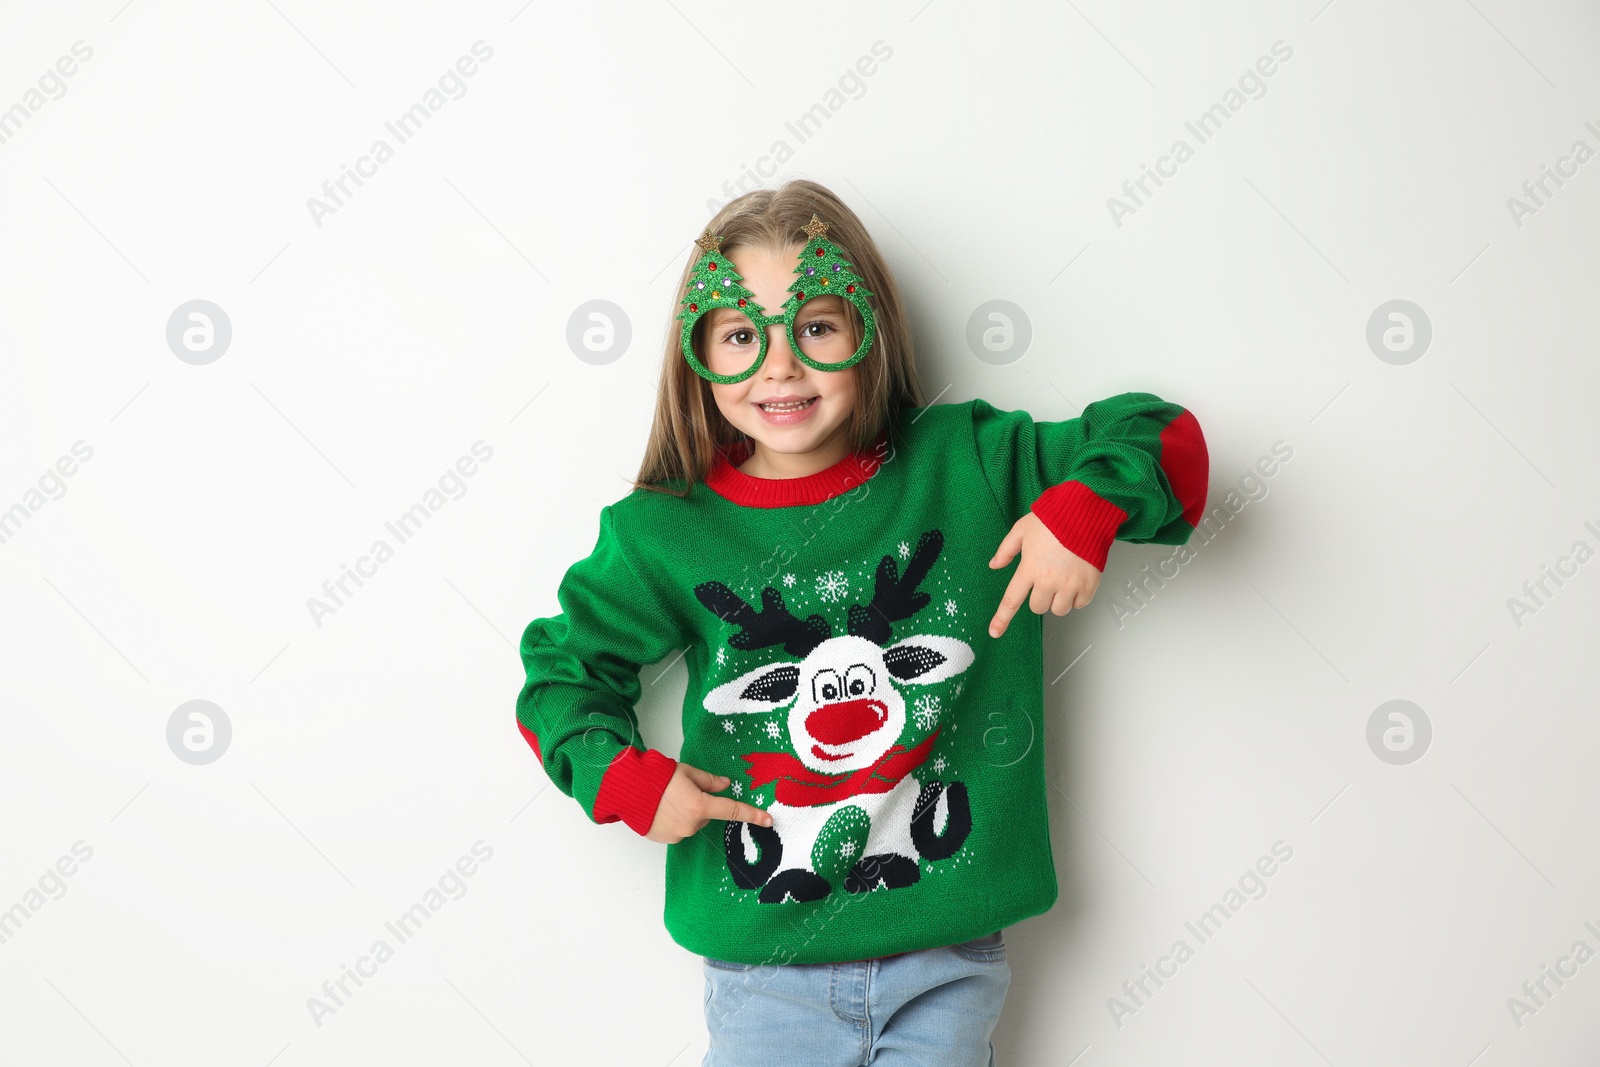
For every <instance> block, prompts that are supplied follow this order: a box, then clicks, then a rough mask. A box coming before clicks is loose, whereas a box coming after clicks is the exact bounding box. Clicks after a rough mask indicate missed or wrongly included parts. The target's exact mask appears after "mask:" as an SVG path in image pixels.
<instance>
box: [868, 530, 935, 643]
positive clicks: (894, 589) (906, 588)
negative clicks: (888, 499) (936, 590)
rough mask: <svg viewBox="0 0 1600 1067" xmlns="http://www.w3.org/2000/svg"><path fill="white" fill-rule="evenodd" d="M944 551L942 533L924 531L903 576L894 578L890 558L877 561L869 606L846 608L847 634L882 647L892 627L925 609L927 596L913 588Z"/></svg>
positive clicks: (892, 562)
mask: <svg viewBox="0 0 1600 1067" xmlns="http://www.w3.org/2000/svg"><path fill="white" fill-rule="evenodd" d="M943 548H944V533H943V532H942V531H940V530H928V531H926V532H924V533H923V535H922V536H921V537H919V538H917V550H916V551H915V552H913V553H911V558H910V559H909V560H907V561H906V573H905V576H904V577H903V578H902V577H897V576H896V571H897V568H896V566H895V562H894V557H893V556H884V557H883V559H881V560H879V561H878V571H877V574H876V575H875V576H874V579H873V581H874V584H873V589H872V602H871V603H870V604H865V605H862V604H851V605H850V633H852V634H855V635H856V636H857V637H865V638H866V639H867V640H869V641H872V642H874V643H875V644H879V645H882V644H886V643H887V642H888V640H889V638H891V637H892V636H894V634H893V630H892V625H891V624H893V623H895V622H898V621H900V620H901V619H909V618H911V616H913V615H915V614H916V613H917V612H919V611H921V610H922V609H923V608H924V607H926V606H927V604H928V600H929V596H928V594H927V593H919V592H917V586H918V585H920V584H922V579H924V578H926V577H927V576H928V570H929V568H931V567H932V566H933V561H934V560H936V559H938V558H939V552H940V550H941V549H943Z"/></svg>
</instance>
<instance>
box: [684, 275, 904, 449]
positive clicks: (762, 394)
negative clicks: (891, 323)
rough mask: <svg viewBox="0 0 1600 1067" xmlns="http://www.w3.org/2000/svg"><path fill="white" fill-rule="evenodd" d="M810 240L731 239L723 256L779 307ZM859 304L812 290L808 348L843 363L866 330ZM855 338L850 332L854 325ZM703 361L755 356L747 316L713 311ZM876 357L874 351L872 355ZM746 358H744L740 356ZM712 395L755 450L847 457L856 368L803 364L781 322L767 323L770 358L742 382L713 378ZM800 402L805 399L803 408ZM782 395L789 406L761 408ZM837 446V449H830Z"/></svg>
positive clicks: (803, 328)
mask: <svg viewBox="0 0 1600 1067" xmlns="http://www.w3.org/2000/svg"><path fill="white" fill-rule="evenodd" d="M804 247H805V246H804V245H803V244H795V245H792V246H790V247H789V248H787V249H784V250H782V251H773V250H771V249H768V248H765V247H760V246H755V245H745V246H730V247H729V248H727V249H724V250H723V253H722V254H723V258H724V259H726V260H727V261H728V262H729V263H730V264H731V265H732V266H733V269H734V270H735V271H736V272H738V274H739V275H740V276H741V277H742V278H743V280H744V285H745V287H746V288H747V289H749V290H750V291H751V292H752V293H754V294H755V297H756V301H757V302H758V303H759V304H761V306H762V308H763V309H764V310H766V311H767V312H768V313H770V314H775V313H777V312H778V310H779V309H780V308H781V307H782V306H783V303H784V301H785V300H787V299H789V292H788V289H789V286H790V285H791V284H792V283H793V282H794V279H795V273H794V272H795V264H796V263H797V262H798V261H799V258H800V252H801V250H802V249H803V248H804ZM859 321H860V319H859V316H858V315H856V314H855V309H854V308H852V307H851V306H850V305H849V304H847V303H846V302H845V301H844V300H843V299H842V298H840V297H837V296H818V297H813V298H811V299H810V300H808V301H806V303H805V304H804V305H803V306H802V307H801V309H800V312H799V314H798V316H797V317H796V318H795V322H794V335H795V338H796V340H798V341H799V342H800V344H801V346H802V350H803V351H804V352H805V353H806V355H807V356H808V357H810V358H811V359H815V360H818V361H819V362H843V361H844V360H845V359H848V358H849V357H850V355H851V354H852V353H854V352H855V350H856V347H857V342H858V340H859V338H860V336H861V334H860V327H859ZM853 323H854V324H856V325H855V327H854V331H855V337H854V338H852V336H851V333H852V324H853ZM702 329H703V330H704V334H703V336H702V339H701V343H702V345H703V348H702V349H701V356H700V358H701V362H703V363H705V364H706V365H707V366H709V367H711V368H712V369H713V370H716V369H718V365H719V361H720V362H721V363H722V364H723V365H724V366H726V365H728V363H729V362H732V363H733V364H736V365H742V366H745V367H748V366H749V365H750V362H751V361H753V360H754V358H755V352H756V348H757V339H756V338H755V337H754V336H753V331H752V330H751V329H750V325H749V320H747V319H743V318H742V317H741V316H739V315H738V313H737V312H734V311H731V310H728V309H716V310H713V311H711V312H708V313H707V314H706V316H705V319H704V320H703V327H702ZM867 358H868V359H871V358H872V356H870V355H869V356H868V357H867ZM740 360H743V362H742V364H739V361H740ZM710 385H711V395H712V396H713V397H714V398H715V399H716V402H717V407H718V409H719V410H721V412H722V414H723V417H724V418H726V419H727V420H728V421H729V422H731V423H732V424H733V425H734V426H735V427H737V428H738V429H739V430H741V431H743V432H744V433H745V434H747V435H749V436H750V437H751V438H752V439H754V440H755V442H756V455H757V456H760V455H761V450H762V448H763V447H765V448H766V449H767V450H769V451H771V452H780V453H785V454H792V455H803V454H806V453H811V452H817V451H819V450H823V451H825V452H826V453H829V455H827V456H825V457H823V458H826V459H828V461H829V462H832V461H834V460H837V459H842V458H843V457H844V455H845V453H847V452H848V450H849V446H848V444H847V443H846V442H847V438H845V436H844V435H845V429H846V422H847V420H848V419H849V417H850V412H851V411H852V410H853V409H854V408H855V402H856V369H855V367H854V366H850V367H846V368H845V369H844V370H838V371H819V370H815V369H813V368H811V367H808V366H806V365H805V364H804V363H801V362H800V361H799V360H798V359H796V358H795V357H794V352H793V351H792V350H791V349H790V347H789V337H788V334H787V332H786V331H785V330H784V328H783V324H782V323H781V322H778V323H773V324H772V325H770V326H768V327H767V358H766V360H765V361H764V362H763V363H762V364H761V368H760V369H759V370H757V371H756V372H755V373H754V374H752V375H751V376H750V377H748V378H746V379H745V380H744V381H742V382H735V383H734V384H732V385H724V384H721V383H718V382H712V383H710ZM794 401H806V402H807V403H806V405H805V406H804V407H802V408H799V409H798V410H796V409H794V408H793V407H792V402H794ZM776 402H784V404H785V405H786V406H788V407H789V410H782V411H780V410H772V409H771V408H770V407H763V405H769V404H771V403H776ZM833 452H838V453H839V455H837V456H833V455H831V453H833Z"/></svg>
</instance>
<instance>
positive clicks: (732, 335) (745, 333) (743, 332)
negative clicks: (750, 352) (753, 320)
mask: <svg viewBox="0 0 1600 1067" xmlns="http://www.w3.org/2000/svg"><path fill="white" fill-rule="evenodd" d="M751 332H752V331H750V330H734V331H733V332H732V333H730V334H729V335H728V338H727V339H728V340H730V341H733V343H734V344H736V345H747V344H750V343H752V342H751V341H749V340H746V341H739V340H735V338H739V337H748V336H749V335H750V333H751Z"/></svg>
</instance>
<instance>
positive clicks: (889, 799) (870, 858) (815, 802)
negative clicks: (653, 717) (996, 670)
mask: <svg viewBox="0 0 1600 1067" xmlns="http://www.w3.org/2000/svg"><path fill="white" fill-rule="evenodd" d="M943 547H944V534H943V533H942V532H940V531H939V530H928V531H927V532H925V533H923V534H922V536H921V537H920V538H918V540H917V547H916V551H915V552H914V553H912V555H911V557H910V559H908V560H907V562H906V569H905V574H904V576H900V575H899V574H898V573H897V570H898V569H897V567H896V564H895V560H894V557H892V556H884V557H883V558H882V560H880V561H879V563H878V568H877V572H876V574H875V576H874V589H873V595H872V600H871V602H870V603H868V604H859V603H857V604H852V605H851V606H850V608H849V612H848V623H849V625H848V632H847V633H845V634H842V635H840V636H838V637H835V636H833V632H832V630H831V628H830V627H829V625H828V623H827V621H826V620H825V619H823V618H822V616H820V615H811V616H809V617H808V618H806V619H804V620H802V619H797V618H795V617H794V616H793V615H792V614H790V613H789V609H788V608H787V607H785V606H784V603H783V596H782V594H780V593H779V592H778V590H776V589H774V588H772V587H771V586H768V587H767V588H765V589H763V590H762V593H761V608H760V609H759V610H757V609H756V608H754V607H752V606H751V605H749V604H747V603H746V602H745V601H744V600H743V599H742V598H740V597H739V596H738V595H737V594H735V593H734V592H733V591H731V590H730V589H729V588H728V587H727V586H725V585H723V584H722V583H721V582H714V581H713V582H703V583H701V584H700V585H698V586H696V587H695V590H694V592H695V596H696V597H697V598H698V599H699V601H700V603H702V604H704V605H705V606H706V608H708V609H709V610H711V611H712V612H714V613H715V614H716V615H717V617H718V618H721V619H723V620H725V621H728V622H732V623H734V624H735V625H737V626H739V627H740V630H739V632H737V633H735V634H734V635H733V636H732V637H730V638H729V639H728V644H729V646H730V647H732V648H736V649H740V650H743V651H747V652H748V651H751V650H753V649H758V648H767V647H770V646H773V645H782V646H783V650H784V651H785V652H786V653H788V654H789V655H790V656H792V657H794V659H795V660H796V662H793V663H769V664H767V665H765V666H762V667H757V668H755V669H754V670H751V671H749V672H747V673H745V674H742V675H740V676H739V677H738V678H735V679H733V680H732V681H730V682H726V683H724V684H722V685H719V686H717V687H716V688H714V689H712V690H711V691H710V692H709V693H707V694H706V698H705V708H706V710H707V711H708V712H710V713H712V714H713V715H736V714H750V713H761V712H770V711H774V710H776V709H778V708H782V707H785V706H787V707H788V708H789V716H788V739H789V743H790V745H791V747H792V751H784V752H751V753H747V754H746V755H745V756H744V757H743V758H744V759H745V760H746V761H747V762H748V763H749V765H750V767H749V775H750V781H751V784H752V785H754V786H757V787H760V786H763V785H765V784H767V783H768V782H776V785H775V786H774V791H775V795H776V799H775V800H774V802H773V803H772V804H771V805H770V806H769V807H768V808H767V810H768V811H769V812H770V813H771V815H772V826H770V827H766V826H757V825H755V824H753V823H743V822H738V821H734V820H729V821H728V823H727V828H726V831H725V834H724V848H725V851H726V853H727V859H728V870H729V871H730V872H731V873H732V875H733V879H734V882H735V883H736V884H737V885H739V886H741V887H742V888H745V889H760V890H761V892H760V895H759V900H760V901H761V902H762V903H765V904H776V903H782V902H783V901H784V899H785V898H793V899H794V900H796V901H811V900H820V899H822V898H823V897H826V896H827V895H828V894H829V893H831V892H832V890H833V885H832V881H833V880H834V879H836V878H837V875H839V874H841V873H842V874H843V875H844V877H843V885H844V889H845V890H846V891H847V892H851V893H865V892H869V891H870V890H872V889H875V888H876V887H877V886H878V885H879V884H880V883H881V884H882V885H883V886H884V888H885V889H886V890H887V889H896V888H900V887H903V886H908V885H912V884H914V883H915V882H916V881H917V880H918V879H919V878H920V877H921V875H922V869H921V866H920V865H919V862H918V860H919V857H920V858H922V859H927V860H942V859H947V858H948V857H950V856H952V855H954V854H955V853H956V852H957V851H958V850H959V849H960V848H961V845H962V843H963V842H965V841H966V839H967V835H968V833H969V832H970V831H971V829H972V813H971V809H970V807H969V804H968V798H967V787H966V785H965V783H962V782H953V783H951V784H949V785H948V786H946V785H945V784H944V783H943V782H940V781H938V780H936V779H933V778H931V777H929V778H925V779H923V780H922V781H921V784H920V785H919V783H918V780H917V779H916V778H913V777H912V772H914V771H917V770H918V768H920V767H921V766H922V765H923V763H924V761H925V760H926V759H927V758H928V754H929V752H930V750H931V749H932V748H933V744H934V741H935V739H936V738H937V737H938V735H939V729H935V730H934V731H933V732H932V733H931V734H929V735H928V736H927V737H926V738H924V739H923V740H922V741H921V742H919V743H917V744H916V745H915V746H913V747H911V748H906V747H904V746H902V745H899V744H895V743H894V742H895V740H896V739H897V738H898V737H899V736H900V732H901V730H902V729H904V728H905V725H906V702H905V698H904V697H902V696H901V694H900V692H899V689H898V686H926V685H931V684H933V683H935V682H942V681H944V680H946V679H947V678H953V677H955V676H956V675H958V674H961V673H962V672H963V671H965V670H966V669H967V667H968V666H970V665H971V663H972V659H973V652H972V647H971V646H970V645H968V644H967V643H966V642H965V641H962V640H961V639H959V638H955V637H945V636H938V635H932V634H922V635H913V636H909V637H905V638H903V639H901V640H900V641H898V642H895V643H894V644H889V643H888V642H889V641H890V640H891V638H892V636H893V635H892V632H891V627H892V625H893V624H894V623H896V622H900V621H903V620H907V619H910V618H911V617H912V616H914V615H915V614H916V613H917V612H918V611H920V610H921V609H922V608H923V607H924V606H926V605H927V603H928V600H929V595H928V594H927V593H924V592H918V591H917V586H918V584H920V583H921V581H922V579H923V578H924V577H926V575H927V573H928V570H929V569H930V568H931V567H932V566H933V563H934V561H935V560H936V559H937V558H938V556H939V552H940V550H941V549H942V548H943ZM940 729H942V727H941V728H940ZM941 816H942V817H941ZM846 865H848V868H847V869H846Z"/></svg>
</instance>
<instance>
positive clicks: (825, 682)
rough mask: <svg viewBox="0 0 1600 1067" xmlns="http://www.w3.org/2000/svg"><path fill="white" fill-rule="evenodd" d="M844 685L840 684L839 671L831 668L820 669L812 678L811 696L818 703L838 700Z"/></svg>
mask: <svg viewBox="0 0 1600 1067" xmlns="http://www.w3.org/2000/svg"><path fill="white" fill-rule="evenodd" d="M843 692H844V687H843V686H842V685H840V684H839V672H838V671H835V670H831V669H826V670H820V671H818V672H817V673H816V676H815V677H813V678H812V679H811V696H812V698H813V699H814V700H815V701H816V702H817V703H818V704H827V703H831V702H832V701H835V700H838V699H839V696H840V694H841V693H843Z"/></svg>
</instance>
